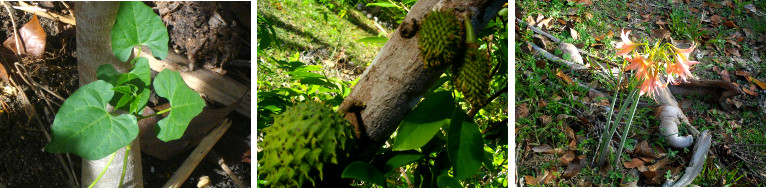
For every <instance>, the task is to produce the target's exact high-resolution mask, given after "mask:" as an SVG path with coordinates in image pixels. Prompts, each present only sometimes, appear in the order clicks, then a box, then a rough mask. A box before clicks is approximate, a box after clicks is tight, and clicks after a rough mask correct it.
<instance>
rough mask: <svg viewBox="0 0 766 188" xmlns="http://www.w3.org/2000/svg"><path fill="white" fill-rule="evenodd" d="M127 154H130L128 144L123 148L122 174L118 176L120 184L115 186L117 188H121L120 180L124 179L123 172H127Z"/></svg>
mask: <svg viewBox="0 0 766 188" xmlns="http://www.w3.org/2000/svg"><path fill="white" fill-rule="evenodd" d="M128 154H130V144H128V146H125V157H124V159H123V160H122V173H121V174H120V184H117V186H122V180H123V179H125V171H127V169H128V168H127V167H128Z"/></svg>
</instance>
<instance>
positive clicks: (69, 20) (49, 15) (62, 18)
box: [18, 1, 77, 25]
mask: <svg viewBox="0 0 766 188" xmlns="http://www.w3.org/2000/svg"><path fill="white" fill-rule="evenodd" d="M19 4H20V5H21V6H20V7H34V6H30V5H29V4H27V3H24V2H23V1H19ZM18 10H21V11H24V12H29V13H32V14H37V15H39V16H42V17H45V18H49V19H54V20H58V21H61V22H64V23H66V24H69V25H76V24H77V23H76V22H75V19H74V18H72V17H68V16H62V15H59V14H56V13H52V12H48V11H39V10H34V9H18Z"/></svg>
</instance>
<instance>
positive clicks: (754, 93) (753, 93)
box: [742, 87, 758, 96]
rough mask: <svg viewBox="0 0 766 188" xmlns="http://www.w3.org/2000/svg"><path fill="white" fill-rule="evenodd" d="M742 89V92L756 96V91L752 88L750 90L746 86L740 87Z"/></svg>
mask: <svg viewBox="0 0 766 188" xmlns="http://www.w3.org/2000/svg"><path fill="white" fill-rule="evenodd" d="M742 91H744V92H745V93H747V94H748V95H752V96H758V92H755V91H753V90H750V89H748V88H747V87H742Z"/></svg>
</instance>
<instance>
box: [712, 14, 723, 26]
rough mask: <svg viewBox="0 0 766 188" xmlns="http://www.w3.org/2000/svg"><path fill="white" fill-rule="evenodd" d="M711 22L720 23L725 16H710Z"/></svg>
mask: <svg viewBox="0 0 766 188" xmlns="http://www.w3.org/2000/svg"><path fill="white" fill-rule="evenodd" d="M710 22H712V23H713V25H718V24H720V23H721V22H723V18H721V16H718V15H713V16H711V17H710Z"/></svg>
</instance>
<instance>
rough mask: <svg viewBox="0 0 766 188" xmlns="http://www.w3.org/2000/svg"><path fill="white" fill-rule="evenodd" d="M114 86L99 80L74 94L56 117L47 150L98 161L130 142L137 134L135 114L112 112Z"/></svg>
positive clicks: (65, 102)
mask: <svg viewBox="0 0 766 188" xmlns="http://www.w3.org/2000/svg"><path fill="white" fill-rule="evenodd" d="M111 89H112V85H110V84H109V83H106V82H104V81H102V80H97V81H95V82H92V83H89V84H87V85H84V86H82V87H80V89H77V91H75V92H74V93H72V95H70V96H69V98H68V99H67V100H66V101H64V104H62V105H61V108H59V112H58V113H57V114H56V117H55V118H54V119H53V125H51V132H53V139H52V140H51V143H50V144H48V145H46V146H45V150H46V151H48V152H51V153H74V154H76V155H78V156H80V157H82V158H85V159H88V160H96V159H101V158H104V157H106V156H107V155H109V154H111V153H114V152H115V151H117V150H118V149H120V148H122V147H124V146H127V145H128V144H130V142H132V141H133V140H134V139H135V138H136V136H137V135H138V123H137V122H136V117H135V116H133V115H130V114H122V115H119V116H117V117H114V116H112V115H111V114H109V112H108V111H107V109H106V107H107V104H108V102H109V99H111V98H112V96H113V95H114V91H112V90H111Z"/></svg>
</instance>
